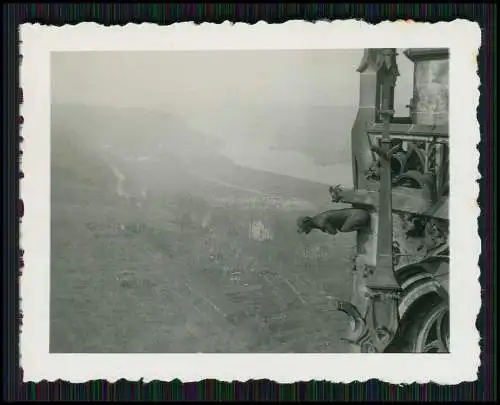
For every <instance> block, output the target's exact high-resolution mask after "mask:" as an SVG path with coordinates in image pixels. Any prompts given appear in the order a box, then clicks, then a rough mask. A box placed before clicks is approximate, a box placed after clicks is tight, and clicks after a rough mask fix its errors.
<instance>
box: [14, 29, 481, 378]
mask: <svg viewBox="0 0 500 405" xmlns="http://www.w3.org/2000/svg"><path fill="white" fill-rule="evenodd" d="M325 26H326V25H325ZM393 27H394V26H393ZM94 28H95V27H94ZM200 29H201V28H199V27H198V28H196V27H194V26H193V30H194V31H196V30H200ZM212 29H214V27H213V26H212ZM226 29H230V30H231V29H233V30H235V31H236V28H234V27H233V28H231V27H226ZM123 30H125V28H123ZM54 32H56V31H52V34H51V35H53V34H54ZM68 32H70V31H68ZM96 32H98V31H95V32H94V35H95V34H96ZM116 32H118V31H116ZM144 32H145V31H143V32H142V33H141V34H140V35H142V36H145V34H144ZM198 32H199V31H198ZM213 32H215V31H213ZM179 35H180V34H179ZM179 38H180V37H179ZM234 38H236V37H234ZM115 39H116V37H115ZM236 42H237V41H236V40H234V43H233V44H232V45H231V46H228V47H227V49H224V47H221V48H220V49H206V48H203V47H197V46H194V45H193V44H192V43H191V44H190V45H189V46H187V47H186V48H182V47H179V49H172V48H170V49H154V47H151V49H144V48H143V49H140V48H139V49H138V48H137V47H134V46H131V47H130V48H129V49H127V48H126V47H125V48H124V47H117V48H114V49H113V48H112V47H111V46H108V48H107V49H106V48H105V47H104V48H103V49H94V50H93V49H89V48H88V47H85V46H81V44H80V45H77V48H78V49H64V47H63V46H55V49H52V51H51V52H49V53H48V54H47V56H46V57H45V58H46V59H44V60H45V61H48V66H49V68H48V69H47V70H46V72H47V73H46V76H45V77H47V78H48V79H49V80H48V81H47V82H43V84H41V83H42V82H40V81H39V82H38V83H39V84H38V86H40V88H41V87H44V88H45V89H46V90H49V94H50V96H49V97H48V98H45V100H46V101H47V102H48V103H47V104H42V103H41V102H38V104H37V105H38V106H39V107H38V108H39V109H40V110H39V112H42V110H43V112H44V114H47V117H46V118H44V119H45V121H44V123H45V124H48V126H47V128H48V129H49V128H50V129H49V134H48V139H50V142H49V144H48V146H44V147H43V149H40V154H45V153H46V154H47V157H48V158H49V159H48V161H47V163H45V165H44V166H43V170H44V173H46V174H47V177H48V178H47V179H46V181H47V183H46V184H45V185H48V187H47V188H46V190H47V192H48V194H46V195H47V201H46V203H48V204H47V205H43V207H46V208H44V209H46V215H47V216H48V217H44V219H43V220H42V221H44V224H45V225H47V231H48V234H46V238H47V240H46V241H45V242H44V243H45V245H44V246H46V248H48V250H49V252H50V256H48V262H45V263H48V269H49V270H48V273H47V274H50V278H48V279H46V280H44V281H43V283H44V284H43V285H44V286H45V287H46V288H48V291H50V293H48V294H47V295H45V297H47V298H48V301H49V302H48V307H45V308H47V309H45V310H44V311H48V312H46V313H47V315H48V316H47V318H46V319H47V322H48V325H49V329H48V334H47V335H44V339H46V343H47V346H48V347H47V348H48V356H52V355H54V356H55V357H54V358H59V359H68V360H64V361H69V357H63V356H67V355H78V356H80V357H81V358H82V359H90V358H91V357H85V356H87V355H91V356H101V358H102V359H104V357H102V356H105V355H116V354H120V356H122V357H114V359H118V358H120V359H121V358H123V359H125V356H126V354H130V355H148V354H150V355H154V356H160V355H162V354H165V355H196V356H200V355H202V356H207V355H214V354H218V353H219V354H224V355H226V356H229V355H231V354H233V355H240V356H241V355H245V354H250V355H267V356H270V355H272V354H275V355H278V354H279V355H281V356H283V355H285V354H287V355H292V356H293V355H297V354H301V355H306V354H309V355H313V357H310V358H311V359H313V358H315V359H320V357H314V356H319V355H321V356H332V355H339V354H343V355H344V356H346V357H345V359H346V361H348V360H347V359H348V358H351V359H352V358H353V357H350V356H353V354H354V353H356V354H358V355H359V354H363V355H364V356H366V360H365V361H366V362H368V361H369V358H370V357H369V356H370V355H372V354H375V355H376V356H378V357H377V359H380V356H383V355H384V354H389V353H392V354H394V353H396V354H399V355H410V356H409V357H406V358H408V359H412V358H414V359H416V358H417V357H418V356H421V355H424V354H427V355H429V356H428V357H425V358H424V359H428V360H425V361H428V362H433V361H436V362H438V361H441V362H443V361H446V359H451V357H450V356H451V353H453V352H455V353H458V352H456V350H458V349H457V348H459V347H461V346H460V344H461V343H460V339H465V340H463V342H467V339H471V341H472V342H474V339H475V336H476V334H477V331H476V330H475V329H474V325H473V324H472V323H471V324H470V326H469V329H470V333H471V334H470V335H469V338H467V337H465V338H464V337H463V336H462V333H463V331H461V330H460V328H457V327H455V328H453V327H452V324H453V317H454V316H455V325H458V324H459V323H460V319H459V318H457V317H460V314H462V315H465V313H464V312H463V310H462V309H460V307H457V308H458V309H456V310H455V309H454V306H455V305H459V304H457V300H458V301H460V300H462V301H463V299H464V297H463V296H462V298H460V297H459V296H458V295H457V294H456V293H453V292H452V291H451V289H450V286H451V285H452V284H453V283H452V282H451V281H450V277H451V274H453V272H455V273H456V272H460V275H461V277H464V274H465V277H467V275H466V273H464V265H466V263H468V260H471V261H472V263H474V254H475V253H477V252H475V251H473V250H471V248H473V247H474V246H475V244H476V243H477V232H476V233H474V232H472V234H471V232H470V230H469V237H472V242H471V243H469V244H468V245H467V246H468V248H469V252H468V253H467V252H466V251H465V250H466V249H464V245H463V238H462V242H458V243H457V238H458V237H459V236H460V235H464V233H463V231H462V232H459V231H454V233H453V234H452V233H451V232H450V229H455V230H456V229H458V228H457V227H459V226H462V228H463V225H464V222H463V221H464V220H466V221H475V220H476V218H477V211H475V208H474V210H473V211H470V212H468V213H467V211H465V212H464V211H463V210H464V209H465V210H466V209H467V207H477V204H476V203H475V198H477V195H476V196H474V195H471V196H469V197H467V196H466V192H467V191H466V190H468V188H467V187H469V186H470V185H471V186H472V187H474V183H473V179H472V178H470V179H467V180H464V178H463V177H461V178H462V182H463V183H460V180H457V176H459V173H460V169H459V168H457V169H453V168H452V166H451V162H452V160H453V159H457V157H459V156H460V153H461V152H456V151H457V149H456V148H457V147H458V146H456V145H458V143H459V142H460V144H462V142H466V141H464V140H463V137H462V134H461V130H460V129H458V130H457V125H456V124H455V125H453V123H452V122H451V118H450V117H452V114H451V112H450V105H451V104H452V103H453V100H454V98H453V97H452V96H451V95H453V94H459V93H458V91H459V86H456V87H453V80H452V75H453V69H455V72H457V70H456V68H454V67H453V66H452V64H451V63H450V60H451V59H450V58H451V57H452V55H453V52H452V51H451V47H452V44H449V45H448V46H446V44H440V43H437V44H436V45H435V46H415V45H418V44H417V43H415V42H414V41H413V42H412V41H410V40H406V42H403V41H399V42H398V43H397V44H395V45H397V46H394V47H388V45H389V46H390V45H392V44H389V43H387V45H386V44H385V43H380V44H375V43H370V42H369V41H365V43H366V45H364V43H363V41H358V43H357V44H356V45H353V46H351V47H346V46H345V44H344V46H338V45H337V47H335V46H329V47H319V48H318V47H307V46H305V45H303V46H296V47H283V48H280V47H279V46H276V47H274V48H273V47H263V48H262V49H259V48H258V47H247V48H245V47H240V48H238V47H237V46H235V44H236ZM242 42H244V41H242ZM380 42H382V41H380ZM173 43H175V41H174V42H173ZM311 43H313V41H311ZM406 44H407V46H404V45H406ZM33 55H35V53H33ZM33 60H34V58H33ZM456 60H458V59H456ZM456 63H457V64H458V63H459V62H456ZM33 77H34V76H33ZM454 83H455V84H456V83H457V81H456V80H455V82H454ZM455 91H456V92H455ZM24 92H25V94H26V99H29V91H26V90H24ZM36 94H37V93H36V91H34V92H33V97H34V98H33V99H32V100H33V101H35V100H36V98H35V95H36ZM40 94H41V93H40ZM457 99H458V96H457ZM40 100H41V99H40ZM450 100H451V101H452V102H451V103H450ZM472 102H473V100H471V103H472ZM42 105H43V107H40V106H42ZM464 114H465V115H464V116H463V117H468V115H467V114H468V112H465V113H464ZM458 115H460V114H458ZM455 116H457V115H455ZM25 117H26V119H27V120H29V116H27V114H26V115H25ZM463 117H462V118H463ZM471 117H474V115H471ZM457 119H458V120H460V117H459V118H457ZM26 138H28V137H27V136H26ZM459 138H460V140H458V139H459ZM452 139H456V141H454V142H455V152H454V151H453V145H452V142H451V140H452ZM27 141H28V140H27ZM463 145H465V143H463ZM28 147H29V145H28V143H27V145H26V148H28ZM465 153H469V160H470V163H471V164H473V163H474V153H475V152H474V151H472V149H471V150H468V151H466V152H465ZM462 156H463V155H462ZM476 157H477V156H476ZM464 164H468V162H465V161H461V162H459V163H458V166H460V165H464ZM455 167H457V160H455ZM40 168H42V166H40ZM476 169H477V163H476ZM27 174H28V175H29V173H28V172H27ZM35 174H36V173H35ZM460 176H461V175H460ZM453 183H454V184H453ZM40 187H41V186H40ZM471 190H473V189H471ZM460 193H462V197H460V195H461V194H460ZM472 194H474V192H473V191H472ZM463 196H465V197H463ZM44 198H45V197H44ZM453 201H455V202H454V204H460V203H461V202H462V203H464V202H465V205H467V204H469V205H467V207H466V206H464V207H463V208H462V214H461V215H460V217H458V216H457V215H456V214H455V216H453V215H451V214H450V212H451V211H452V206H451V204H453ZM460 201H461V202H460ZM467 201H469V203H467ZM456 207H457V206H456V205H455V212H460V211H457V208H456ZM458 209H460V207H459V208H458ZM26 211H27V213H28V211H29V210H28V207H27V208H26ZM27 215H28V214H27ZM474 215H476V216H475V217H474ZM26 218H28V219H29V216H27V217H26ZM45 225H44V226H45ZM49 235H50V236H49ZM453 238H455V242H453V240H454V239H453ZM28 242H29V240H28ZM460 243H462V245H461V244H460ZM26 250H27V251H29V249H27V248H26ZM460 255H462V259H460V260H457V259H458V257H460ZM463 255H468V256H463ZM28 260H29V256H26V265H27V266H29V265H30V263H29V262H28ZM476 267H477V258H476ZM456 274H457V273H456ZM472 276H473V275H472ZM465 279H466V278H465ZM465 279H463V280H465ZM49 280H50V282H49ZM472 280H473V279H472ZM476 281H477V280H476ZM25 285H27V284H25ZM457 285H458V284H455V288H460V285H458V287H457ZM471 285H473V284H471ZM471 291H472V290H471ZM453 294H455V297H458V298H456V299H455V300H452V299H451V297H452V295H453ZM23 299H24V298H23ZM473 299H474V298H473ZM453 314H456V315H453ZM457 314H458V315H457ZM457 319H458V321H457ZM464 322H465V324H467V323H468V322H469V320H466V321H464ZM463 324H464V323H462V325H463ZM476 340H477V339H476ZM454 342H455V343H454ZM457 342H458V343H457ZM476 343H477V342H476ZM465 346H466V344H462V347H465ZM454 347H455V349H454ZM471 353H472V352H471ZM416 355H417V356H416ZM447 356H448V357H447ZM460 356H461V354H458V358H459V357H460ZM96 358H97V357H96ZM109 358H111V357H109ZM172 358H173V357H172ZM224 358H225V359H229V358H230V357H224ZM267 358H268V359H269V360H268V362H269V361H271V360H270V359H271V357H267ZM278 358H281V359H285V357H276V359H278ZM299 358H303V359H305V357H287V359H295V360H293V361H295V362H296V361H298V359H299ZM325 358H326V357H325ZM329 358H330V359H331V360H332V361H333V360H334V359H335V358H334V357H329ZM199 359H200V360H198V361H203V360H202V357H199ZM221 359H222V357H221ZM255 359H257V358H255ZM61 361H62V360H61ZM85 361H90V360H85ZM120 361H121V360H120ZM227 361H229V360H227ZM255 361H257V360H255ZM287 361H291V360H287ZM375 361H378V360H375ZM422 361H424V360H422ZM100 362H101V363H102V362H106V360H101V361H100ZM259 362H262V360H259ZM88 364H90V363H88ZM115 364H117V363H115ZM163 364H165V363H163ZM169 364H173V363H169ZM226 364H227V365H226V367H230V366H229V363H226ZM234 364H238V363H234ZM241 364H242V363H241ZM292 364H294V365H293V366H292ZM312 364H313V363H311V364H310V365H312ZM332 364H333V363H332ZM339 364H340V363H339ZM360 364H361V363H360ZM364 364H365V366H366V367H367V368H369V367H370V366H369V363H364ZM410 364H411V363H408V367H409V368H415V367H414V366H410ZM428 364H431V363H428ZM436 364H437V363H436ZM219 365H221V367H222V363H219ZM282 366H283V367H284V369H285V368H287V367H288V366H285V363H282ZM289 366H290V368H295V369H298V368H300V366H299V365H298V363H293V362H292V363H290V365H289ZM184 367H187V366H184ZM405 367H406V366H405ZM374 370H375V368H374ZM170 372H172V373H175V369H174V368H173V366H172V368H171V370H170ZM385 372H387V373H388V374H389V375H392V376H395V375H398V373H399V372H400V370H398V368H397V367H396V368H394V367H393V368H390V369H387V370H386V371H385ZM87 373H89V372H87ZM345 375H347V374H345ZM353 375H354V374H353ZM443 375H446V373H444V374H443ZM380 376H381V375H380V374H377V375H372V378H373V377H376V378H380ZM101 377H102V376H101ZM121 377H123V376H121ZM212 377H213V378H217V377H216V376H212ZM248 377H249V378H256V377H257V376H256V375H251V376H250V375H249V376H248ZM261 377H264V378H271V376H261ZM424 378H429V377H424ZM322 379H324V377H323V378H322Z"/></svg>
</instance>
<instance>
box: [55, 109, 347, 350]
mask: <svg viewBox="0 0 500 405" xmlns="http://www.w3.org/2000/svg"><path fill="white" fill-rule="evenodd" d="M174 145H175V146H174ZM216 146H217V145H214V143H213V142H207V141H206V137H204V136H203V134H200V133H197V132H196V131H193V130H191V129H190V128H188V127H187V126H185V125H184V124H183V123H182V121H180V120H177V119H176V117H170V116H160V115H157V114H156V115H155V114H153V113H150V112H145V111H135V110H134V111H115V110H109V111H104V109H102V108H100V109H96V108H94V109H93V108H87V107H85V108H84V107H57V108H54V109H53V115H52V180H51V187H52V214H51V221H52V232H51V238H52V240H51V245H52V253H51V258H52V259H51V260H52V263H51V336H50V339H51V341H50V345H51V352H73V353H74V352H85V353H89V352H95V353H98V352H107V353H110V352H153V353H154V352H241V353H243V352H342V351H346V350H347V348H346V345H345V344H343V343H342V342H341V341H340V340H339V338H340V337H341V335H342V334H343V332H344V330H345V328H346V326H347V319H346V318H345V317H344V315H342V314H341V313H339V312H337V311H335V309H334V308H335V307H334V302H335V299H337V298H338V299H348V298H349V297H350V290H351V279H350V269H351V266H352V262H351V260H352V256H353V253H354V235H340V236H339V237H336V238H332V237H331V236H327V235H324V234H322V233H319V232H313V233H311V234H310V235H308V236H304V235H299V234H298V233H297V232H296V225H295V224H296V219H297V217H298V216H300V215H305V214H315V213H317V212H320V211H321V210H323V209H327V208H331V207H332V204H329V203H328V187H327V186H325V185H323V184H315V183H311V182H308V181H304V180H299V179H295V178H291V177H286V176H280V175H276V174H273V173H267V172H263V171H258V170H253V169H248V168H244V167H240V166H237V165H235V164H233V163H232V162H231V161H229V160H228V159H226V158H224V157H223V156H221V155H218V154H217V150H216Z"/></svg>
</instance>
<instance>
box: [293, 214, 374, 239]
mask: <svg viewBox="0 0 500 405" xmlns="http://www.w3.org/2000/svg"><path fill="white" fill-rule="evenodd" d="M369 222H370V214H369V213H368V211H366V210H364V209H360V208H346V209H341V210H329V211H325V212H322V213H320V214H318V215H315V216H313V217H309V216H304V217H300V218H299V219H298V220H297V226H298V230H297V232H298V233H305V234H308V233H310V232H311V231H312V230H313V229H318V230H320V231H321V232H325V233H328V234H330V235H336V234H337V233H338V232H353V231H357V230H359V229H361V228H364V227H366V226H368V224H369Z"/></svg>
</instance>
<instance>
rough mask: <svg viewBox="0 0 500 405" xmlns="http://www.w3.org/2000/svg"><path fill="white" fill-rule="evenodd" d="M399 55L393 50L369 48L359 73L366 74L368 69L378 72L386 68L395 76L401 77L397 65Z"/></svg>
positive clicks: (366, 50)
mask: <svg viewBox="0 0 500 405" xmlns="http://www.w3.org/2000/svg"><path fill="white" fill-rule="evenodd" d="M396 56H397V53H396V52H395V51H394V49H392V48H369V49H365V53H364V55H363V59H362V60H361V63H360V65H359V67H358V69H357V71H358V72H359V73H363V72H365V71H366V70H367V69H368V68H369V69H370V70H372V71H374V72H378V71H379V70H381V69H382V68H384V69H385V70H386V71H387V72H390V73H391V74H392V75H394V76H399V69H398V65H397V63H396Z"/></svg>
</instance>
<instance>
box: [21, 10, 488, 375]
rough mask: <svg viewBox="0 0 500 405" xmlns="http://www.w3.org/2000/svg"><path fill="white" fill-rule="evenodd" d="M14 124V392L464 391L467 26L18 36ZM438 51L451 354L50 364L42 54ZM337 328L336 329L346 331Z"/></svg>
mask: <svg viewBox="0 0 500 405" xmlns="http://www.w3.org/2000/svg"><path fill="white" fill-rule="evenodd" d="M21 40H22V41H23V42H22V45H21V53H22V54H23V56H24V59H23V63H22V66H21V79H20V80H21V86H22V88H23V93H24V104H23V105H22V106H21V114H22V115H23V116H24V119H25V123H24V126H23V128H22V135H23V137H24V139H25V141H24V143H23V145H22V146H23V151H24V155H23V164H22V169H23V171H24V173H25V175H26V177H25V178H24V179H23V180H22V182H21V198H22V199H23V200H24V207H25V215H24V218H23V222H22V224H21V241H20V244H21V247H22V248H23V249H24V250H25V255H24V261H25V268H24V271H23V276H22V278H21V291H20V293H21V297H22V303H21V305H22V310H23V313H24V320H23V326H22V333H21V348H20V350H21V366H22V367H23V369H24V379H25V381H35V382H38V381H40V380H49V381H53V380H56V379H63V380H67V381H71V382H83V381H87V380H94V379H107V380H109V381H110V382H114V381H116V380H117V379H121V378H125V379H128V380H132V381H136V380H139V379H141V378H144V380H145V381H150V380H154V379H158V380H164V381H170V380H172V379H175V378H179V379H180V380H182V381H184V382H189V381H199V380H202V379H205V378H214V379H218V380H222V381H234V380H238V381H246V380H249V379H263V378H266V379H271V380H274V381H277V382H280V383H288V382H296V381H304V380H311V379H315V380H327V381H333V382H343V383H349V382H353V381H366V380H368V379H371V378H377V379H380V380H382V381H386V382H391V383H413V382H418V383H427V382H430V381H433V382H437V383H440V384H456V383H460V382H463V381H474V380H475V379H476V378H477V371H478V367H479V364H480V359H479V355H480V347H479V333H478V331H477V330H476V327H475V321H476V317H477V315H478V312H479V309H480V305H481V298H480V285H479V281H478V277H479V267H478V259H479V254H480V250H481V245H480V238H479V236H478V229H477V217H478V215H479V213H480V210H479V207H478V205H477V202H476V200H477V197H478V193H479V186H478V184H477V182H476V181H477V180H478V179H479V172H478V162H479V152H478V151H477V149H476V145H477V144H478V142H479V140H480V134H479V124H478V122H477V119H476V108H477V105H478V102H479V91H478V86H479V77H478V75H477V64H476V57H477V52H478V49H479V47H480V44H481V32H480V28H479V26H478V25H477V24H475V23H471V22H468V21H464V20H456V21H454V22H440V23H436V24H428V23H411V22H410V23H407V22H402V21H401V22H395V23H391V22H385V23H381V24H379V25H376V26H373V25H369V24H367V23H364V22H361V21H355V20H349V21H335V22H331V23H329V22H318V23H314V24H313V23H308V22H303V21H290V22H287V23H284V24H280V25H278V24H276V25H269V24H266V23H264V22H259V23H258V24H255V25H247V24H242V23H238V24H234V25H233V24H231V23H229V22H226V23H223V24H220V25H216V24H208V23H205V24H202V25H198V26H196V25H195V24H193V23H180V24H175V25H171V26H166V27H161V26H157V25H154V24H141V25H132V24H128V25H126V26H124V27H119V26H113V27H104V26H99V25H97V24H95V23H82V24H78V25H76V26H69V25H67V26H64V27H53V26H41V25H39V24H35V25H31V24H25V25H23V26H22V27H21ZM376 47H394V48H420V47H426V48H427V47H447V48H450V53H451V61H450V100H451V102H450V138H451V146H450V149H451V193H452V197H451V202H450V216H451V225H450V227H451V232H450V234H451V236H450V242H451V253H452V255H453V257H452V261H451V269H452V270H451V275H450V276H451V280H450V293H451V354H447V355H424V354H349V353H345V354H50V353H49V294H50V291H49V287H50V282H49V280H50V52H52V51H115V50H165V51H175V50H209V49H220V50H222V49H227V50H229V49H277V50H278V49H341V48H343V49H349V48H376ZM346 321H347V320H346Z"/></svg>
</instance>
